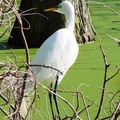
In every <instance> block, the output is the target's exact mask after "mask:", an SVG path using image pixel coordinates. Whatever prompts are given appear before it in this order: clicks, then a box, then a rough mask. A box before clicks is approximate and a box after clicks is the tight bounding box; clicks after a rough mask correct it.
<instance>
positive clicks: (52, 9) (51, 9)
mask: <svg viewBox="0 0 120 120" xmlns="http://www.w3.org/2000/svg"><path fill="white" fill-rule="evenodd" d="M55 10H57V8H48V9H45V10H44V11H45V12H48V11H55Z"/></svg>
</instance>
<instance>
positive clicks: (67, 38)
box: [31, 1, 79, 119]
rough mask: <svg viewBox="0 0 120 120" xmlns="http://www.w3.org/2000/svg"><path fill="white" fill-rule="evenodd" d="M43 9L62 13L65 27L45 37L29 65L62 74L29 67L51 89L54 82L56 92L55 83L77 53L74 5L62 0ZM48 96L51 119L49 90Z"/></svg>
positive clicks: (54, 97)
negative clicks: (53, 6)
mask: <svg viewBox="0 0 120 120" xmlns="http://www.w3.org/2000/svg"><path fill="white" fill-rule="evenodd" d="M45 11H54V12H58V13H61V14H64V15H65V18H66V23H65V28H62V29H59V30H57V31H56V32H55V33H53V34H52V35H51V36H50V37H49V38H48V39H46V41H45V42H44V43H43V44H42V46H41V47H40V49H39V50H38V51H37V53H36V55H35V56H34V57H33V59H32V61H31V65H36V64H37V65H46V66H50V67H53V68H56V69H57V70H59V71H61V72H62V74H61V73H59V72H58V71H56V70H54V69H51V68H45V67H40V66H31V68H32V71H33V73H34V75H35V77H36V79H37V81H38V82H41V81H44V80H46V81H50V83H51V84H50V87H51V90H52V84H55V87H54V90H53V92H54V93H55V94H56V89H57V85H58V84H59V83H60V82H61V80H62V78H63V77H64V76H65V74H66V72H67V71H68V69H69V68H70V67H71V66H72V65H73V63H74V62H75V60H76V58H77V55H78V50H79V49H78V45H77V42H76V39H75V36H74V33H73V30H74V7H73V5H72V4H71V3H70V2H68V1H63V2H61V3H60V4H59V5H58V6H57V7H56V8H49V9H46V10H45ZM55 94H53V99H54V101H55V105H56V109H57V112H58V116H59V119H60V115H59V109H58V104H57V100H56V95H55ZM49 98H50V105H51V110H52V116H53V119H55V117H54V112H53V108H52V94H51V92H49Z"/></svg>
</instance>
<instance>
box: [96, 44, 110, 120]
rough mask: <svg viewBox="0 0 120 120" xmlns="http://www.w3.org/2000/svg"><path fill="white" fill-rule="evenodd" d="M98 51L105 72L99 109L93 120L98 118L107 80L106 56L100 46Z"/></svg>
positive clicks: (107, 65) (107, 66)
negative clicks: (100, 53)
mask: <svg viewBox="0 0 120 120" xmlns="http://www.w3.org/2000/svg"><path fill="white" fill-rule="evenodd" d="M100 49H101V52H102V55H103V60H104V65H105V71H104V81H103V87H102V94H101V100H100V104H99V109H98V112H97V115H96V117H95V120H97V119H98V118H99V115H100V113H101V110H102V106H103V101H104V96H105V89H106V82H107V81H106V80H107V73H108V68H109V66H110V64H108V63H107V59H106V55H105V52H104V50H103V48H102V46H100Z"/></svg>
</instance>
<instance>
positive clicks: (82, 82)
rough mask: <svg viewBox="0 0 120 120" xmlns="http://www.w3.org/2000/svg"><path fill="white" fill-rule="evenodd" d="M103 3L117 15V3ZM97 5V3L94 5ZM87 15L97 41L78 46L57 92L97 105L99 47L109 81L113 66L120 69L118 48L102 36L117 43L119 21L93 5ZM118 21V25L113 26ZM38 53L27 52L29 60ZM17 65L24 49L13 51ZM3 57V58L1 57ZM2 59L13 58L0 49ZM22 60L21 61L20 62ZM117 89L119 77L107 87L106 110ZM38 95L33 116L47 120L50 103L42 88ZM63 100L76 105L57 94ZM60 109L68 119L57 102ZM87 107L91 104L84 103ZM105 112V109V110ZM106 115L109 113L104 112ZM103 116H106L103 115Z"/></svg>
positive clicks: (93, 109) (110, 0)
mask: <svg viewBox="0 0 120 120" xmlns="http://www.w3.org/2000/svg"><path fill="white" fill-rule="evenodd" d="M99 1H100V2H104V3H105V4H107V5H110V6H111V7H112V8H113V9H114V10H116V11H117V12H119V11H120V3H119V0H114V1H113V0H106V1H104V0H99ZM97 2H98V1H97ZM90 12H91V16H92V20H93V24H94V27H95V29H96V31H97V36H96V41H95V42H93V43H90V44H84V45H79V48H80V49H79V55H78V58H77V60H76V62H75V64H74V65H73V66H72V67H71V68H70V70H69V71H68V73H67V74H66V76H65V77H64V79H63V80H62V82H61V83H60V85H59V87H58V89H59V90H63V88H64V89H65V90H67V91H69V90H70V91H72V90H74V91H77V90H78V91H80V92H82V93H83V94H84V96H85V97H86V98H88V99H90V100H92V101H96V103H97V104H98V103H99V100H100V97H101V88H102V84H103V78H104V61H103V56H102V53H101V50H100V48H99V46H100V45H101V46H102V47H103V49H104V51H105V54H106V57H107V61H108V63H109V64H111V65H110V67H109V71H108V78H109V77H110V76H112V75H113V74H114V73H115V72H116V66H119V65H120V47H119V46H118V45H117V44H116V43H115V42H114V41H113V40H111V39H110V38H108V37H107V36H106V35H105V34H110V35H111V36H113V37H117V38H118V39H120V35H119V31H120V27H119V26H120V22H119V21H120V19H119V17H118V16H117V15H115V14H114V13H113V12H112V11H110V10H109V9H107V8H105V7H103V6H101V5H98V4H94V3H90ZM115 21H117V22H115ZM6 40H7V36H6V37H4V38H2V40H0V41H1V42H2V41H4V42H5V41H6ZM36 51H37V49H30V57H31V58H32V57H33V56H34V54H35V52H36ZM14 52H15V54H16V56H17V58H18V62H19V65H22V64H23V62H22V59H25V51H24V49H15V50H14ZM3 54H4V55H3ZM4 56H9V57H10V58H14V56H13V54H12V52H11V51H10V50H9V49H6V48H4V49H3V47H1V45H0V61H3V60H5V57H4ZM21 58H22V59H21ZM119 89H120V74H118V75H117V76H116V77H114V78H113V79H111V80H110V81H109V82H108V83H107V91H106V94H105V101H104V108H109V101H110V97H111V96H112V94H111V93H110V92H116V91H118V90H119ZM38 91H39V92H38V94H39V96H40V98H39V99H37V102H36V104H37V110H38V111H39V112H40V114H41V115H38V114H37V112H35V113H34V115H35V116H34V119H35V120H39V119H48V114H49V115H51V112H50V108H49V107H48V106H49V101H48V97H47V91H46V90H44V89H43V88H41V87H39V88H38ZM59 94H60V95H61V96H63V97H64V98H65V99H67V100H68V101H69V102H70V103H71V104H76V103H75V101H76V99H75V97H73V95H72V94H68V93H59ZM59 103H60V106H61V105H62V107H64V108H65V110H66V111H67V113H68V114H69V115H70V114H71V110H70V108H69V107H68V106H67V105H66V104H65V103H64V102H63V101H62V100H60V99H59ZM87 103H88V104H90V102H88V101H87ZM62 107H60V110H61V111H60V112H61V116H64V115H65V112H64V111H63V108H62ZM82 108H83V103H82V100H81V99H80V109H81V110H82ZM97 109H98V108H97V106H96V105H93V106H92V107H91V108H90V117H91V120H93V119H94V117H95V115H96V111H97ZM105 110H106V109H105ZM106 111H107V112H108V110H106ZM102 116H105V115H104V114H103V112H102ZM80 117H81V118H82V119H83V120H85V119H86V115H85V113H83V114H82V115H81V116H80Z"/></svg>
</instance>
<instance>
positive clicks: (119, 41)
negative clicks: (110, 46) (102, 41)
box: [106, 34, 120, 46]
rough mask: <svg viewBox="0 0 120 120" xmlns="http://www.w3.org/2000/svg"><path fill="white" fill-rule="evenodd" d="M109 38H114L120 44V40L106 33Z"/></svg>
mask: <svg viewBox="0 0 120 120" xmlns="http://www.w3.org/2000/svg"><path fill="white" fill-rule="evenodd" d="M106 35H107V36H108V37H109V38H111V39H112V40H114V41H115V42H116V43H117V44H118V45H119V46H120V40H119V39H117V38H114V37H112V36H110V35H109V34H106Z"/></svg>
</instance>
